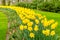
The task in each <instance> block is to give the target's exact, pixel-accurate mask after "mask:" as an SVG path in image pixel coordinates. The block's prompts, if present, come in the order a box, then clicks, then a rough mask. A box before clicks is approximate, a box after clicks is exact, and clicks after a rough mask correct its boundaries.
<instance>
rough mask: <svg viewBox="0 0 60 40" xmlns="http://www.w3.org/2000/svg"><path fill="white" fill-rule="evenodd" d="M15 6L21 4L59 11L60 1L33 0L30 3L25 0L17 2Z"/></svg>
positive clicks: (27, 6) (32, 7)
mask: <svg viewBox="0 0 60 40" xmlns="http://www.w3.org/2000/svg"><path fill="white" fill-rule="evenodd" d="M16 6H21V7H26V8H31V9H39V10H43V11H49V12H60V1H52V2H48V1H46V2H44V1H43V0H41V1H40V0H34V1H33V2H32V3H27V2H20V3H17V4H16Z"/></svg>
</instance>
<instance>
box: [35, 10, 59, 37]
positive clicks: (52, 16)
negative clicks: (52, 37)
mask: <svg viewBox="0 0 60 40" xmlns="http://www.w3.org/2000/svg"><path fill="white" fill-rule="evenodd" d="M35 12H37V13H40V14H42V15H46V17H47V18H48V19H49V20H50V19H54V20H55V21H57V22H58V26H57V28H56V33H57V34H58V35H59V36H60V14H58V13H52V12H45V11H39V10H35Z"/></svg>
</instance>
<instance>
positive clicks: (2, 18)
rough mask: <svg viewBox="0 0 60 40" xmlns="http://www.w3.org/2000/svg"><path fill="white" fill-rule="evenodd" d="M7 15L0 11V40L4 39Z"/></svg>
mask: <svg viewBox="0 0 60 40" xmlns="http://www.w3.org/2000/svg"><path fill="white" fill-rule="evenodd" d="M7 23H8V20H7V17H6V15H5V14H4V13H2V12H0V40H5V39H6V31H7V27H8V26H7Z"/></svg>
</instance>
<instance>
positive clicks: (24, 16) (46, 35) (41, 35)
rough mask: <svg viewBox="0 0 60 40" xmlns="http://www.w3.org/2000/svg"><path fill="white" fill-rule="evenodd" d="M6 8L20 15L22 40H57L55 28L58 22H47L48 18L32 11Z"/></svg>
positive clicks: (20, 8)
mask: <svg viewBox="0 0 60 40" xmlns="http://www.w3.org/2000/svg"><path fill="white" fill-rule="evenodd" d="M2 7H3V6H2ZM4 8H11V9H13V10H15V11H16V12H17V14H18V15H19V17H20V20H21V22H20V23H21V24H20V25H19V29H20V37H21V40H23V39H24V40H56V39H55V37H56V32H55V28H56V27H57V25H58V22H56V21H54V20H53V19H52V20H47V18H46V16H42V15H41V14H36V13H35V12H34V11H33V10H31V9H27V8H23V7H11V6H5V7H4ZM21 34H22V35H21Z"/></svg>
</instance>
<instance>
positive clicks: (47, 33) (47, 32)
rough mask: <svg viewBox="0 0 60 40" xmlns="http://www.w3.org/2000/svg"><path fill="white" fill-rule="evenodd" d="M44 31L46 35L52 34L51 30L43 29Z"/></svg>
mask: <svg viewBox="0 0 60 40" xmlns="http://www.w3.org/2000/svg"><path fill="white" fill-rule="evenodd" d="M42 33H43V34H44V35H46V36H49V34H50V30H48V29H46V30H43V31H42Z"/></svg>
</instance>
